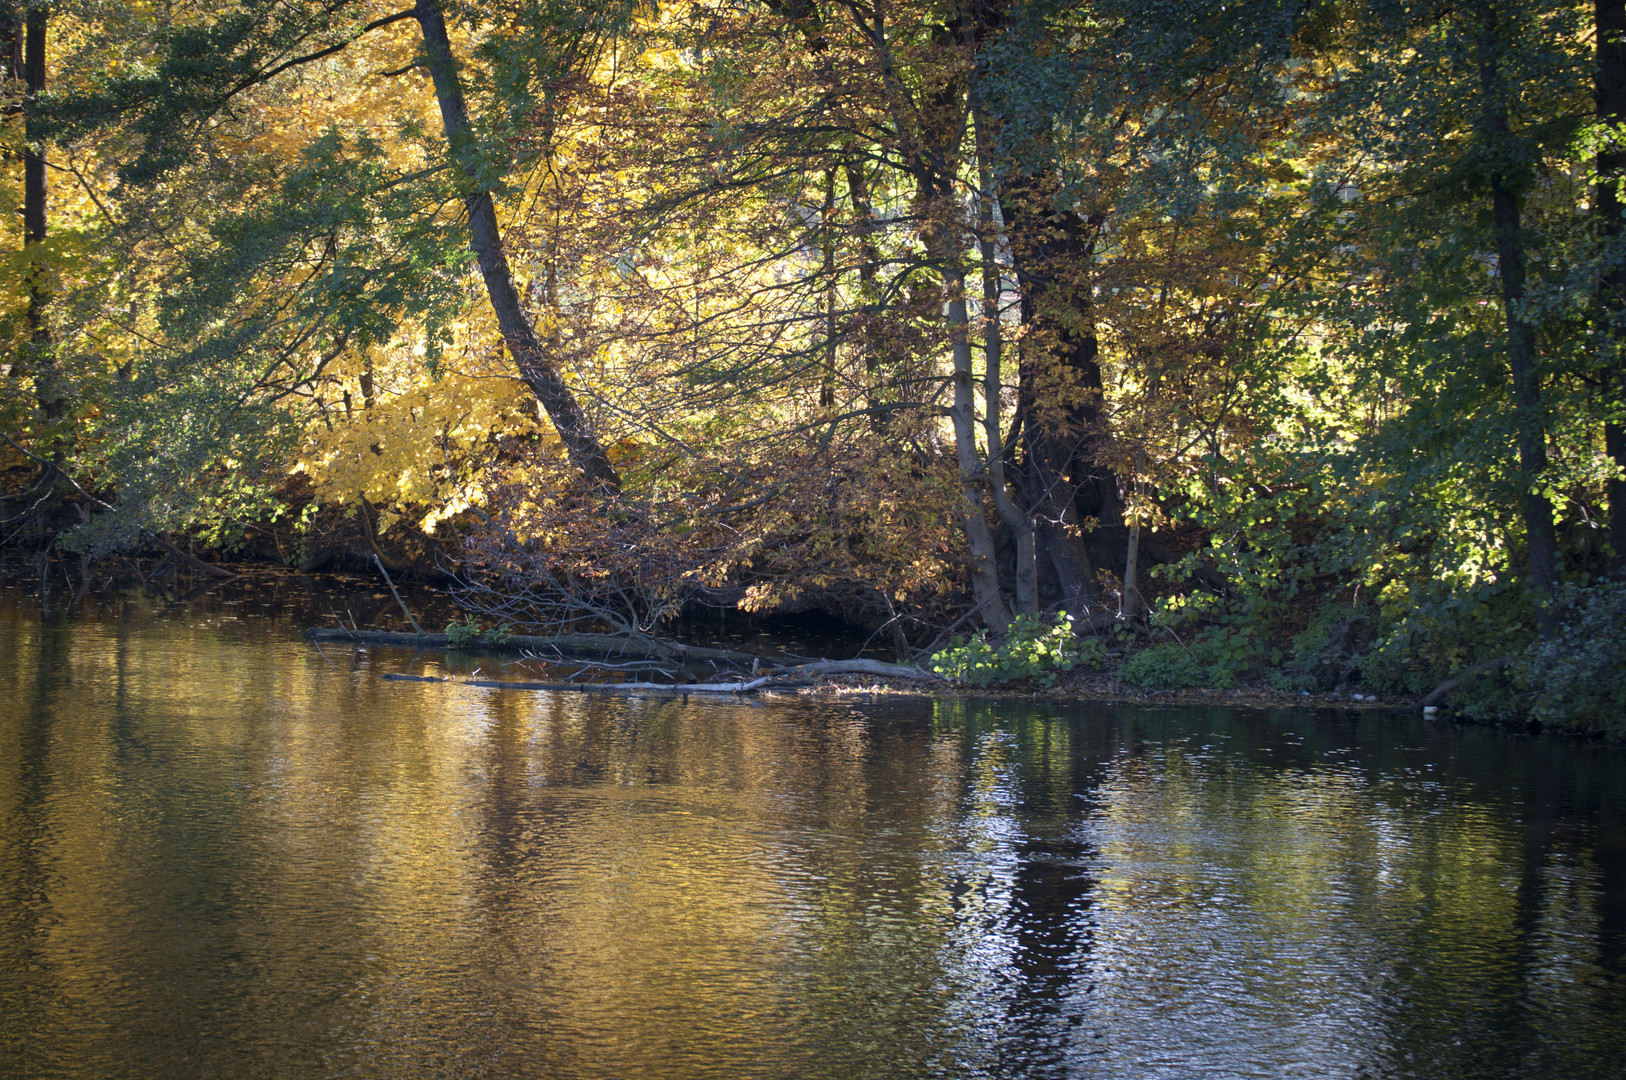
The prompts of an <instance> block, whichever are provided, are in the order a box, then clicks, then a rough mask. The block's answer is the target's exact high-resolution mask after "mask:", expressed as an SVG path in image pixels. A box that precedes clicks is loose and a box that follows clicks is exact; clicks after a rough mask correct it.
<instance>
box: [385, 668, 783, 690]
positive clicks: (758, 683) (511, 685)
mask: <svg viewBox="0 0 1626 1080" xmlns="http://www.w3.org/2000/svg"><path fill="white" fill-rule="evenodd" d="M379 678H380V679H384V680H387V681H389V682H443V683H452V684H454V685H456V686H479V687H483V688H485V689H489V690H576V691H579V692H582V693H588V694H618V693H625V692H627V691H634V690H635V691H640V692H642V691H647V690H659V691H662V692H663V693H672V694H688V693H702V694H745V693H749V692H750V691H752V690H760V689H761V688H762V687H764V686H767V685H768V684H769V683H772V682H773V681H774V679H773V678H772V677H770V676H766V675H764V676H762V677H761V678H758V679H752V680H750V681H749V682H731V683H654V682H624V683H549V682H508V681H505V680H502V679H446V678H442V677H441V676H439V675H398V674H396V673H395V672H386V673H385V674H383V675H380V676H379Z"/></svg>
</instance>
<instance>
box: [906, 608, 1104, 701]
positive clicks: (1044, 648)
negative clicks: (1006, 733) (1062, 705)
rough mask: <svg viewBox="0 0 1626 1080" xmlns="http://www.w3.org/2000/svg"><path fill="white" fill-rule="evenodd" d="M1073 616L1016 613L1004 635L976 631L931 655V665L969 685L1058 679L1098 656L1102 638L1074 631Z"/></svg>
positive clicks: (1047, 682)
mask: <svg viewBox="0 0 1626 1080" xmlns="http://www.w3.org/2000/svg"><path fill="white" fill-rule="evenodd" d="M1072 622H1073V620H1072V616H1071V615H1066V614H1058V615H1057V616H1056V617H1055V619H1054V621H1052V622H1048V623H1047V622H1046V621H1045V620H1044V619H1043V618H1041V617H1039V616H1033V615H1018V616H1017V617H1016V619H1015V621H1013V622H1012V623H1011V628H1010V631H1009V632H1008V633H1007V634H1006V635H1005V640H1004V641H1002V642H999V643H997V644H996V643H994V642H993V641H991V640H990V639H989V638H988V636H987V634H986V633H984V634H979V635H977V636H976V637H974V638H971V639H970V640H969V641H965V640H958V641H956V643H955V644H954V645H951V646H950V647H949V648H947V649H944V650H943V651H942V652H940V653H937V654H935V655H934V656H933V657H932V658H931V663H930V666H931V669H932V670H933V671H935V672H937V673H938V674H939V675H942V676H943V677H944V678H948V679H953V680H954V681H955V682H963V683H970V684H971V685H973V686H990V685H993V684H996V683H1008V682H1016V681H1018V680H1021V679H1034V680H1036V681H1037V682H1039V683H1040V684H1041V685H1043V686H1054V685H1056V677H1057V676H1058V675H1059V674H1060V673H1061V672H1064V671H1071V670H1073V668H1075V667H1078V666H1079V665H1080V664H1095V663H1099V662H1100V660H1101V655H1102V650H1101V643H1100V642H1099V641H1097V640H1096V639H1094V638H1080V637H1078V636H1076V635H1075V634H1074V633H1073V625H1072Z"/></svg>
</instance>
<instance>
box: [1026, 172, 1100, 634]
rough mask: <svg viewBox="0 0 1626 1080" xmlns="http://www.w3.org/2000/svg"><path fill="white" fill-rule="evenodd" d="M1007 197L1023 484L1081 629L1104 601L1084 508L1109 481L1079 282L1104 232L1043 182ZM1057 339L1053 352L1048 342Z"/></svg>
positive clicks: (1092, 346) (1095, 354)
mask: <svg viewBox="0 0 1626 1080" xmlns="http://www.w3.org/2000/svg"><path fill="white" fill-rule="evenodd" d="M1006 190H1007V191H1008V192H1009V197H1008V198H1005V197H1002V198H1001V206H1002V207H1003V208H1004V209H1005V211H1006V214H1007V224H1008V225H1009V226H1010V229H1011V234H1012V238H1013V244H1012V254H1013V256H1014V259H1015V269H1016V273H1017V280H1018V281H1019V282H1020V283H1021V287H1022V322H1023V324H1024V326H1025V327H1026V328H1027V336H1026V338H1025V339H1024V350H1023V355H1022V361H1021V365H1020V371H1019V376H1018V381H1019V388H1018V394H1017V412H1018V416H1019V420H1020V423H1021V428H1022V450H1023V468H1022V472H1021V476H1022V485H1023V487H1024V489H1025V495H1026V499H1027V503H1028V507H1029V509H1030V512H1031V514H1032V515H1033V516H1034V518H1035V519H1036V522H1037V536H1038V544H1039V547H1040V548H1041V549H1042V550H1043V551H1044V553H1045V555H1046V556H1047V557H1048V561H1049V564H1050V567H1051V569H1052V571H1053V572H1054V574H1055V579H1056V583H1057V585H1058V587H1059V588H1060V590H1061V595H1062V604H1063V606H1064V607H1065V608H1066V609H1067V610H1068V612H1069V613H1071V614H1072V615H1073V617H1074V618H1075V619H1076V620H1079V621H1080V623H1082V622H1083V621H1085V620H1087V619H1088V617H1089V606H1090V604H1092V603H1094V602H1095V601H1096V599H1097V597H1098V595H1099V593H1098V590H1097V588H1096V582H1095V567H1094V565H1093V563H1092V561H1091V559H1090V554H1089V549H1088V547H1086V545H1085V539H1084V532H1085V530H1084V526H1085V525H1086V524H1087V523H1086V522H1084V521H1083V520H1081V518H1080V514H1079V507H1078V505H1077V502H1078V496H1079V494H1080V492H1081V489H1082V490H1083V491H1084V493H1086V494H1089V495H1091V496H1093V495H1095V493H1096V492H1097V490H1099V489H1100V488H1102V487H1104V486H1105V485H1104V484H1103V482H1102V481H1103V477H1104V476H1105V479H1106V481H1107V483H1111V478H1110V476H1106V474H1105V471H1104V470H1102V469H1101V468H1100V467H1098V466H1097V465H1096V464H1095V462H1094V460H1093V457H1094V447H1095V444H1096V442H1097V441H1098V439H1099V437H1100V432H1099V430H1098V428H1099V419H1100V411H1099V405H1098V403H1099V399H1100V394H1101V391H1102V382H1101V366H1100V361H1099V353H1100V345H1099V342H1098V340H1097V338H1096V335H1095V333H1094V331H1093V329H1091V328H1090V327H1089V307H1090V302H1089V297H1088V295H1087V294H1086V293H1085V292H1084V291H1083V290H1082V289H1081V288H1080V287H1079V286H1078V283H1077V282H1076V281H1069V278H1076V277H1077V276H1078V275H1080V274H1083V273H1084V272H1086V268H1087V265H1088V263H1089V260H1090V257H1091V250H1092V248H1093V246H1094V235H1095V231H1096V229H1098V228H1099V225H1100V222H1099V220H1097V219H1094V218H1091V219H1086V218H1084V217H1082V216H1081V215H1079V214H1078V213H1077V212H1075V211H1073V210H1065V211H1061V212H1054V211H1052V210H1051V208H1050V207H1049V205H1048V204H1049V196H1048V194H1047V193H1046V191H1045V189H1044V186H1043V184H1041V183H1039V182H1038V181H1036V180H1034V179H1032V178H1029V179H1028V180H1027V181H1026V182H1023V183H1021V184H1012V185H1010V186H1009V187H1008V188H1007V189H1006ZM1045 332H1049V333H1051V334H1053V335H1054V339H1055V340H1054V348H1053V349H1046V348H1044V347H1043V345H1042V344H1041V342H1040V338H1041V337H1042V335H1043V334H1044V333H1045Z"/></svg>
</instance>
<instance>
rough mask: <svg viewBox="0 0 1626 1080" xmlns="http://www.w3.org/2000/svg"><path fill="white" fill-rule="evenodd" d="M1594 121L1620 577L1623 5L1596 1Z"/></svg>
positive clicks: (1625, 332) (1613, 529)
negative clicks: (1600, 134) (1603, 135)
mask: <svg viewBox="0 0 1626 1080" xmlns="http://www.w3.org/2000/svg"><path fill="white" fill-rule="evenodd" d="M1596 19H1597V40H1598V71H1597V84H1596V88H1595V89H1596V99H1597V109H1598V118H1599V119H1600V120H1602V121H1603V122H1604V123H1606V124H1608V125H1609V126H1610V128H1611V129H1612V130H1611V131H1610V133H1609V136H1608V138H1607V141H1606V142H1605V143H1604V146H1603V149H1601V150H1600V151H1598V188H1597V197H1596V200H1595V201H1594V203H1593V205H1594V206H1595V207H1596V208H1597V209H1596V214H1597V218H1598V226H1599V232H1600V233H1601V237H1600V238H1601V239H1602V241H1603V245H1604V251H1605V257H1606V258H1607V259H1609V260H1610V265H1609V266H1608V267H1607V268H1606V269H1605V271H1604V273H1603V280H1602V282H1601V283H1600V286H1601V287H1600V289H1599V293H1600V296H1599V306H1600V307H1601V309H1602V310H1601V313H1600V314H1601V321H1602V323H1603V330H1604V334H1603V337H1604V346H1603V348H1604V357H1605V361H1604V369H1603V394H1604V404H1605V406H1606V407H1607V408H1608V409H1610V410H1611V412H1612V414H1613V415H1611V416H1610V417H1609V418H1608V419H1606V420H1605V421H1604V425H1603V444H1604V452H1605V453H1607V454H1608V455H1609V457H1610V459H1611V460H1612V461H1613V462H1614V463H1615V475H1614V476H1613V477H1611V478H1610V479H1609V483H1608V493H1609V543H1610V546H1611V547H1612V548H1613V549H1614V557H1613V559H1612V560H1611V562H1610V569H1611V570H1612V571H1613V572H1614V573H1615V574H1616V575H1620V576H1626V476H1623V475H1622V474H1623V473H1626V421H1623V420H1622V419H1621V418H1620V416H1619V413H1618V411H1617V410H1621V409H1626V250H1622V248H1623V246H1626V221H1623V220H1622V217H1621V215H1622V214H1623V213H1626V204H1623V203H1622V200H1621V192H1620V184H1621V182H1622V180H1626V133H1622V132H1621V130H1620V128H1621V125H1623V124H1626V2H1623V0H1597V4H1596Z"/></svg>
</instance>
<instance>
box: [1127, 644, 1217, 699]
mask: <svg viewBox="0 0 1626 1080" xmlns="http://www.w3.org/2000/svg"><path fill="white" fill-rule="evenodd" d="M1118 677H1119V678H1120V679H1122V680H1123V681H1124V682H1126V683H1130V684H1131V685H1134V686H1144V687H1147V688H1149V689H1154V690H1184V689H1185V688H1187V687H1190V686H1203V685H1205V684H1206V683H1207V682H1208V672H1207V671H1206V670H1204V667H1203V665H1202V663H1201V662H1200V660H1199V658H1198V657H1197V656H1195V655H1193V652H1192V650H1191V649H1187V648H1183V647H1182V646H1180V645H1179V644H1177V643H1175V642H1172V641H1169V642H1164V643H1163V644H1161V645H1153V646H1152V647H1151V648H1149V649H1142V650H1140V651H1139V652H1137V653H1135V654H1134V655H1132V656H1130V658H1129V659H1128V660H1126V661H1124V666H1123V667H1122V668H1121V669H1120V670H1119V672H1118Z"/></svg>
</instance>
